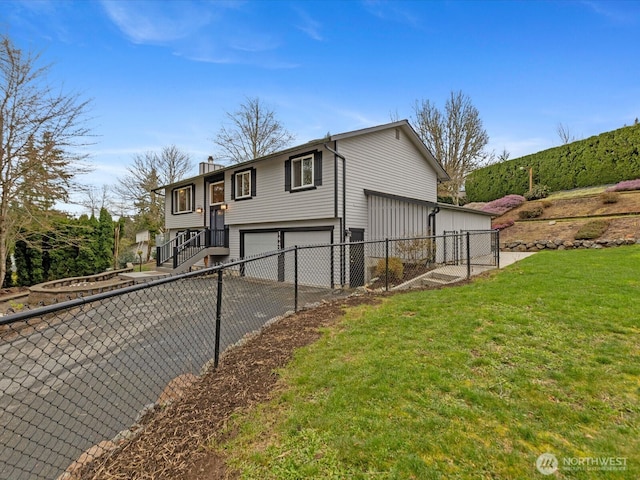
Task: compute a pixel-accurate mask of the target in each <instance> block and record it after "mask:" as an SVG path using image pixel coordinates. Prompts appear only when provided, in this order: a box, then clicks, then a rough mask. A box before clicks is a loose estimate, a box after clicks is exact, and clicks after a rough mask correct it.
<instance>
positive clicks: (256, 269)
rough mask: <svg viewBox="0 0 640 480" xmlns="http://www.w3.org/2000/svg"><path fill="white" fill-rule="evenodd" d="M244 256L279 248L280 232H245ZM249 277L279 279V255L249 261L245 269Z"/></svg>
mask: <svg viewBox="0 0 640 480" xmlns="http://www.w3.org/2000/svg"><path fill="white" fill-rule="evenodd" d="M243 242H244V257H245V258H247V257H251V256H254V255H259V254H261V253H266V252H275V251H276V250H278V247H279V245H278V232H256V233H245V234H244V237H243ZM244 274H245V276H247V277H253V278H262V279H266V280H276V281H277V280H278V256H277V255H273V256H270V257H267V258H263V259H260V260H255V261H252V262H247V264H246V266H245V270H244Z"/></svg>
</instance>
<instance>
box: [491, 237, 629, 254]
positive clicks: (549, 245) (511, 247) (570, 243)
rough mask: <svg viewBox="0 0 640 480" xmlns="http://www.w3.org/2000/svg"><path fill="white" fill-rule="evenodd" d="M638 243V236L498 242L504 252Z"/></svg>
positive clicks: (602, 246) (618, 245)
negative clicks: (607, 238)
mask: <svg viewBox="0 0 640 480" xmlns="http://www.w3.org/2000/svg"><path fill="white" fill-rule="evenodd" d="M636 243H638V244H640V239H638V238H631V237H629V238H617V239H615V240H561V239H556V240H535V241H533V242H525V241H523V240H514V241H512V242H504V243H501V244H500V249H501V250H502V251H504V252H539V251H540V250H572V249H575V248H605V247H620V246H622V245H634V244H636Z"/></svg>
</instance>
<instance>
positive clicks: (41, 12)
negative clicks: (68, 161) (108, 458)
mask: <svg viewBox="0 0 640 480" xmlns="http://www.w3.org/2000/svg"><path fill="white" fill-rule="evenodd" d="M0 30H2V31H4V32H5V33H8V34H9V36H10V37H11V38H12V39H13V41H14V42H15V43H16V44H17V45H18V46H20V47H21V48H23V49H31V50H35V51H41V52H42V60H43V62H44V63H52V64H53V67H52V70H51V73H50V81H51V83H52V84H54V85H63V90H64V91H66V92H78V93H80V94H81V96H82V97H83V98H87V99H92V109H91V116H92V117H93V120H92V124H91V126H92V129H93V132H94V133H95V134H96V135H97V138H96V144H95V145H93V146H92V147H91V163H92V165H93V167H94V171H93V173H91V174H89V175H88V176H87V177H86V178H85V179H84V182H85V183H87V184H90V185H95V186H100V185H103V184H114V183H116V181H117V178H118V176H120V175H122V174H123V173H124V172H125V169H126V167H127V165H129V164H130V163H131V159H132V157H133V155H135V154H136V153H143V152H145V151H150V150H155V151H159V150H160V149H161V148H162V147H163V146H167V145H171V144H174V145H176V146H177V147H178V148H180V149H181V150H183V151H186V152H188V153H189V154H190V155H191V157H192V159H193V160H194V163H197V162H200V161H204V160H206V158H207V156H208V155H210V154H212V153H214V152H215V147H214V144H213V142H212V138H213V137H214V136H215V134H216V132H217V131H218V130H219V128H220V126H221V125H222V122H223V121H224V119H225V112H227V111H234V110H235V109H237V107H238V106H239V105H240V103H242V102H243V101H244V100H245V98H246V97H259V98H260V99H262V100H263V101H264V102H265V103H266V104H268V105H269V106H270V107H271V108H272V109H273V110H274V111H275V112H276V114H277V117H278V118H279V119H280V120H281V122H282V123H283V124H284V125H285V127H286V128H287V129H288V130H290V131H291V132H292V133H294V134H295V135H296V143H304V142H306V141H308V140H311V139H314V138H319V137H322V136H324V135H325V134H326V133H327V132H331V133H340V132H345V131H350V130H355V129H359V128H365V127H369V126H373V125H377V124H381V123H386V122H388V121H390V120H391V118H392V117H393V118H400V119H401V118H410V117H411V115H412V113H413V110H412V108H413V105H414V103H415V101H416V100H421V99H429V100H431V101H433V102H435V103H436V104H438V105H440V106H442V105H443V104H444V101H445V99H446V97H447V95H448V94H449V93H450V92H451V91H457V90H461V91H463V92H464V93H465V94H467V95H468V96H469V97H470V98H471V100H472V102H473V104H474V105H475V106H476V107H477V108H478V110H479V111H480V115H481V118H482V120H483V122H484V126H485V129H486V130H487V133H488V134H489V137H490V144H489V149H490V150H495V152H496V153H500V152H501V151H502V150H503V149H506V150H507V151H509V152H510V153H511V158H515V157H518V156H522V155H525V154H529V153H533V152H536V151H539V150H543V149H546V148H550V147H553V146H555V145H558V144H559V143H560V139H559V136H558V134H557V133H556V128H557V125H558V124H559V123H562V124H563V125H565V126H566V127H568V128H569V130H570V132H571V133H572V134H573V135H574V136H576V137H577V138H586V137H589V136H591V135H596V134H598V133H601V132H604V131H608V130H613V129H615V128H619V127H622V126H623V125H624V124H627V125H629V124H632V123H633V121H634V119H635V118H636V117H640V53H638V45H639V42H640V38H639V37H640V2H635V1H595V0H591V1H558V2H547V1H528V2H519V1H490V2H484V1H419V0H414V1H377V0H367V1H356V0H353V1H269V0H264V1H238V2H236V1H188V0H181V1H162V2H155V1H123V0H118V1H113V0H104V1H46V0H43V1H41V0H27V1H23V2H13V1H6V0H0ZM194 173H197V172H195V171H194Z"/></svg>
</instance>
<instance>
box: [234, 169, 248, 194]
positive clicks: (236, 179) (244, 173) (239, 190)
mask: <svg viewBox="0 0 640 480" xmlns="http://www.w3.org/2000/svg"><path fill="white" fill-rule="evenodd" d="M245 175H246V176H247V177H248V179H249V193H248V194H246V195H242V188H238V182H240V186H242V183H243V181H242V180H239V179H242V177H244V176H245ZM235 182H236V185H235V187H236V200H238V199H241V198H251V170H247V171H245V172H239V173H236V178H235Z"/></svg>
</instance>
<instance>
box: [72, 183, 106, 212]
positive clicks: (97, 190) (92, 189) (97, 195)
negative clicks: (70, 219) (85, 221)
mask: <svg viewBox="0 0 640 480" xmlns="http://www.w3.org/2000/svg"><path fill="white" fill-rule="evenodd" d="M82 195H83V196H82V198H81V199H80V201H79V202H78V204H79V205H80V206H82V207H84V208H86V209H87V211H88V212H89V214H90V215H91V216H93V217H97V215H99V214H100V210H102V209H103V208H105V209H106V210H108V211H109V212H111V210H112V208H111V203H112V199H111V191H110V188H109V185H102V186H101V187H96V186H89V187H87V188H85V189H84V190H83V191H82Z"/></svg>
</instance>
